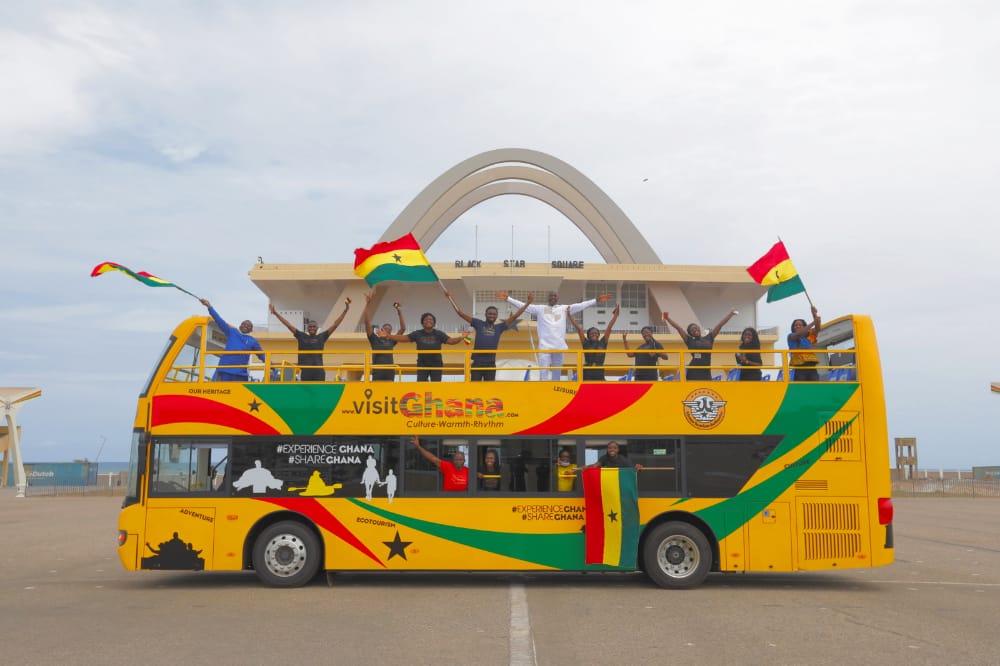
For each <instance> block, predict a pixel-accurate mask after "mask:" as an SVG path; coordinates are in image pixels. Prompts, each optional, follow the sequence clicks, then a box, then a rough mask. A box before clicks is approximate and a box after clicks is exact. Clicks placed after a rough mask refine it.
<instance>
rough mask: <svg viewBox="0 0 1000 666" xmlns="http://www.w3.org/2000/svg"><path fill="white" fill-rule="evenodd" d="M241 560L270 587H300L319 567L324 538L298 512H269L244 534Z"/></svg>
mask: <svg viewBox="0 0 1000 666" xmlns="http://www.w3.org/2000/svg"><path fill="white" fill-rule="evenodd" d="M243 558H244V559H243V561H244V563H245V565H246V566H247V568H252V569H253V570H254V571H255V572H256V573H257V576H258V577H259V578H260V579H261V581H262V582H263V583H264V584H266V585H269V586H271V587H300V586H302V585H305V584H306V583H308V582H309V581H311V580H312V579H313V578H315V577H316V575H317V574H318V573H319V572H320V571H321V570H322V568H323V561H324V553H323V539H322V537H321V536H320V533H319V530H318V529H317V528H316V526H315V525H314V524H313V523H312V522H311V521H310V520H308V519H306V518H305V517H303V516H302V515H301V514H297V513H294V512H290V511H282V512H278V513H274V514H271V515H269V516H267V517H265V518H264V519H262V520H261V521H260V522H258V523H257V524H256V525H254V527H253V529H252V530H251V531H250V533H249V534H248V535H247V539H246V542H245V543H244V546H243Z"/></svg>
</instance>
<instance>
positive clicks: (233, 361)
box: [198, 298, 265, 382]
mask: <svg viewBox="0 0 1000 666" xmlns="http://www.w3.org/2000/svg"><path fill="white" fill-rule="evenodd" d="M198 300H199V301H200V302H201V304H202V305H204V306H205V307H206V308H208V314H210V315H212V319H214V320H215V323H216V324H217V325H218V327H219V329H220V330H221V331H222V334H223V335H225V336H226V351H227V352H237V351H241V352H253V351H256V352H262V351H263V350H262V349H261V348H260V343H259V342H257V338H255V337H253V336H252V335H250V332H251V331H252V330H253V323H251V321H250V320H249V319H244V320H243V321H242V322H240V327H239V328H236V327H235V326H230V325H229V324H227V323H226V321H225V320H224V319H223V318H222V317H221V316H220V315H219V313H218V312H216V311H215V308H213V307H212V304H211V303H209V302H208V299H207V298H200V299H198ZM257 358H259V359H260V360H261V361H264V360H265V357H264V354H257ZM249 363H250V354H223V355H222V356H221V358H220V359H219V367H217V368H216V369H215V375H214V376H213V377H212V381H213V382H245V381H249V380H250V374H249V373H248V372H247V365H248V364H249Z"/></svg>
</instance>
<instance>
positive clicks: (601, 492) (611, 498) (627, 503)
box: [583, 467, 639, 569]
mask: <svg viewBox="0 0 1000 666" xmlns="http://www.w3.org/2000/svg"><path fill="white" fill-rule="evenodd" d="M583 500H584V507H585V516H586V526H587V529H586V539H585V541H586V562H587V564H607V565H609V566H613V567H622V568H626V569H634V568H635V564H636V553H637V552H638V548H639V495H638V492H637V490H636V471H635V468H633V467H627V468H626V467H623V468H614V467H590V468H587V469H585V470H583Z"/></svg>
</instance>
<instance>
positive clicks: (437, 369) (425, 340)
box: [378, 312, 472, 382]
mask: <svg viewBox="0 0 1000 666" xmlns="http://www.w3.org/2000/svg"><path fill="white" fill-rule="evenodd" d="M420 325H421V326H422V328H419V329H417V330H416V331H411V332H410V333H408V334H406V335H392V334H385V332H384V331H379V332H378V336H379V337H381V338H388V339H389V340H395V341H396V342H415V343H416V345H417V351H424V352H426V351H436V352H439V353H437V354H417V381H418V382H439V381H441V374H442V370H441V368H443V367H444V360H443V359H442V358H441V354H440V351H441V345H443V344H447V345H457V344H458V343H459V342H461V341H462V340H464V339H465V338H466V337H468V335H469V333H471V332H472V331H471V330H468V329H466V330H464V331H462V332H461V333H459V334H458V335H455V336H450V335H448V334H447V333H445V332H444V331H439V330H438V329H436V328H435V326H436V325H437V317H435V316H434V315H433V314H431V313H430V312H425V313H423V314H422V315H420Z"/></svg>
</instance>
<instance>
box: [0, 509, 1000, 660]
mask: <svg viewBox="0 0 1000 666" xmlns="http://www.w3.org/2000/svg"><path fill="white" fill-rule="evenodd" d="M894 502H895V505H896V521H895V537H896V563H895V564H893V565H892V566H889V567H884V568H880V569H872V570H849V571H835V572H821V573H799V574H752V575H739V574H737V575H720V574H713V575H711V576H709V578H708V580H707V581H706V582H705V584H704V585H702V586H701V587H699V588H697V589H695V590H688V591H667V590H661V589H659V588H657V587H654V586H653V585H652V584H651V583H650V582H649V581H648V580H647V579H646V578H645V577H644V576H643V575H641V574H586V575H583V574H531V575H482V574H465V573H456V574H447V575H445V574H409V575H407V574H384V573H383V574H364V575H362V574H337V575H333V576H331V577H329V579H326V578H324V577H320V578H319V579H317V580H316V581H315V582H314V583H313V584H311V585H309V586H307V587H304V588H300V589H293V590H276V589H270V588H266V587H263V586H262V585H261V584H260V583H259V582H258V581H257V578H256V577H255V576H254V575H253V574H252V573H250V574H232V573H212V572H207V573H206V572H201V573H186V572H126V571H124V570H123V569H122V568H121V565H120V563H119V561H118V556H117V554H116V552H115V549H116V540H115V537H116V519H117V513H118V507H119V506H120V503H121V498H108V497H90V498H83V497H53V498H48V497H29V498H26V499H22V498H15V497H14V493H13V491H11V490H9V489H5V490H3V491H0V544H2V547H0V637H2V638H0V663H4V664H8V663H9V664H101V663H121V662H126V661H127V662H132V663H139V664H148V665H155V664H175V663H181V662H189V663H199V664H200V663H211V664H272V663H283V664H295V665H299V664H360V663H365V664H379V665H385V664H466V663H475V664H477V665H491V664H575V665H576V664H622V663H625V664H667V663H677V662H679V661H683V662H684V663H691V664H762V665H763V664H767V665H775V664H836V665H837V666H843V665H845V664H906V665H908V666H916V665H919V664H936V665H940V664H1000V641H998V634H1000V630H998V626H1000V625H998V621H997V611H998V609H1000V500H997V499H957V498H955V499H952V498H933V499H912V498H902V499H896V500H894Z"/></svg>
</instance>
